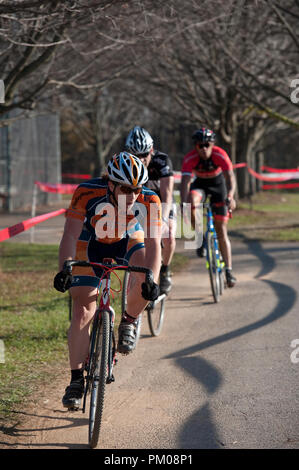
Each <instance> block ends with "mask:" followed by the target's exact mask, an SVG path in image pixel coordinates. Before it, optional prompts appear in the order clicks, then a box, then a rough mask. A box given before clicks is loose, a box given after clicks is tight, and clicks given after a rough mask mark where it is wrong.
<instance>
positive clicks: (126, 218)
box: [66, 178, 162, 286]
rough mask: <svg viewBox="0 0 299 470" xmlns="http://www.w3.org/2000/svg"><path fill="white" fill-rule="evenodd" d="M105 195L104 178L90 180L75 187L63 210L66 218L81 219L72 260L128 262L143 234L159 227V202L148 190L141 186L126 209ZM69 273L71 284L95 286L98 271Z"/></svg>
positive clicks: (75, 270) (150, 234)
mask: <svg viewBox="0 0 299 470" xmlns="http://www.w3.org/2000/svg"><path fill="white" fill-rule="evenodd" d="M109 195H110V192H109V189H108V180H107V179H104V178H94V179H91V180H89V181H86V182H84V183H82V184H80V185H79V186H78V187H77V188H76V190H75V192H74V194H73V197H72V200H71V203H70V206H69V208H68V210H67V213H66V217H69V218H73V219H78V220H82V222H83V228H82V231H81V234H80V236H79V238H78V241H77V246H76V259H80V260H88V261H93V262H101V261H102V260H103V258H113V259H116V260H117V259H120V260H126V261H128V260H129V259H130V256H131V255H132V254H133V253H134V252H135V251H136V250H138V249H140V248H143V247H144V237H145V236H155V234H156V233H157V230H159V228H160V227H161V224H162V222H161V202H160V199H159V197H158V196H157V194H155V193H154V192H153V191H151V190H150V189H148V188H146V187H143V188H142V191H141V193H140V194H139V195H138V197H137V199H136V202H135V203H134V205H133V207H132V209H131V210H130V211H127V210H126V207H125V204H124V205H123V207H122V204H119V205H118V207H116V206H114V205H113V204H111V202H110V200H109ZM124 197H125V196H124ZM119 200H120V199H119ZM73 274H74V276H73V284H72V285H73V286H78V285H80V286H82V285H91V286H97V285H98V279H97V277H100V276H101V270H99V269H96V268H82V267H76V268H74V270H73ZM95 276H96V277H95Z"/></svg>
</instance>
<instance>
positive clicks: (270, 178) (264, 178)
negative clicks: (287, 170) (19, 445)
mask: <svg viewBox="0 0 299 470" xmlns="http://www.w3.org/2000/svg"><path fill="white" fill-rule="evenodd" d="M247 170H248V171H249V173H250V174H251V175H252V176H254V177H255V178H256V179H258V180H261V181H269V182H270V181H271V182H273V183H276V182H278V181H287V180H290V179H292V178H291V177H290V176H280V177H278V178H273V176H265V175H261V174H260V173H257V172H256V171H254V170H253V169H252V168H250V167H249V166H248V167H247Z"/></svg>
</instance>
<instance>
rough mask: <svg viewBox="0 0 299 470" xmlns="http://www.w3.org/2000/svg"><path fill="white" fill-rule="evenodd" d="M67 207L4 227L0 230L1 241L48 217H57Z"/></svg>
mask: <svg viewBox="0 0 299 470" xmlns="http://www.w3.org/2000/svg"><path fill="white" fill-rule="evenodd" d="M65 212H66V209H59V210H58V211H54V212H48V213H47V214H42V215H38V216H36V217H33V218H31V219H27V220H23V222H19V223H18V224H16V225H13V226H12V227H8V228H4V229H3V230H0V242H3V241H4V240H7V239H8V238H11V237H14V236H15V235H18V234H19V233H21V232H24V231H25V230H28V229H29V228H31V227H33V226H34V225H37V224H40V223H41V222H44V221H45V220H47V219H51V218H52V217H56V216H57V215H61V214H64V213H65Z"/></svg>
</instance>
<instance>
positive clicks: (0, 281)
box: [0, 243, 186, 428]
mask: <svg viewBox="0 0 299 470" xmlns="http://www.w3.org/2000/svg"><path fill="white" fill-rule="evenodd" d="M57 259H58V246H57V245H34V244H33V245H28V244H19V243H1V244H0V298H1V303H0V322H1V330H0V340H1V344H2V346H4V351H2V355H0V424H1V422H2V425H3V426H4V425H5V424H6V423H7V422H8V421H11V418H12V415H11V412H12V411H14V410H15V409H17V408H18V406H19V405H20V404H21V403H22V402H24V401H26V400H27V399H28V398H29V397H30V395H31V394H32V393H33V392H34V391H36V390H37V389H38V387H39V386H40V384H41V383H49V381H51V379H52V377H54V375H55V370H56V368H57V364H65V363H67V358H68V349H67V330H68V327H69V314H68V295H67V294H60V293H59V292H57V291H56V290H55V289H54V288H52V285H53V277H54V275H55V274H56V272H57ZM185 264H186V258H185V257H184V256H183V255H180V254H175V257H174V260H173V265H172V268H173V271H174V272H175V271H178V270H179V269H181V268H182V267H183V266H185ZM112 286H113V288H114V289H115V290H119V287H120V286H119V281H118V280H117V279H116V278H114V279H113V280H112ZM120 301H121V295H120V293H118V294H117V293H116V294H115V295H114V300H113V305H114V308H115V310H116V312H117V314H118V317H119V313H120ZM1 344H0V346H1ZM0 428H1V426H0Z"/></svg>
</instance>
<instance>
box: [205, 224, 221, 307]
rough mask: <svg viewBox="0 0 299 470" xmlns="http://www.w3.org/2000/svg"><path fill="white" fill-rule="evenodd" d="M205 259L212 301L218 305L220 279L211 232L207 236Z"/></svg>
mask: <svg viewBox="0 0 299 470" xmlns="http://www.w3.org/2000/svg"><path fill="white" fill-rule="evenodd" d="M207 257H208V268H209V275H210V282H211V289H212V294H213V298H214V301H215V302H216V303H218V302H219V300H220V278H219V271H218V268H217V256H216V248H215V243H214V234H213V233H212V232H208V236H207Z"/></svg>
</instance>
